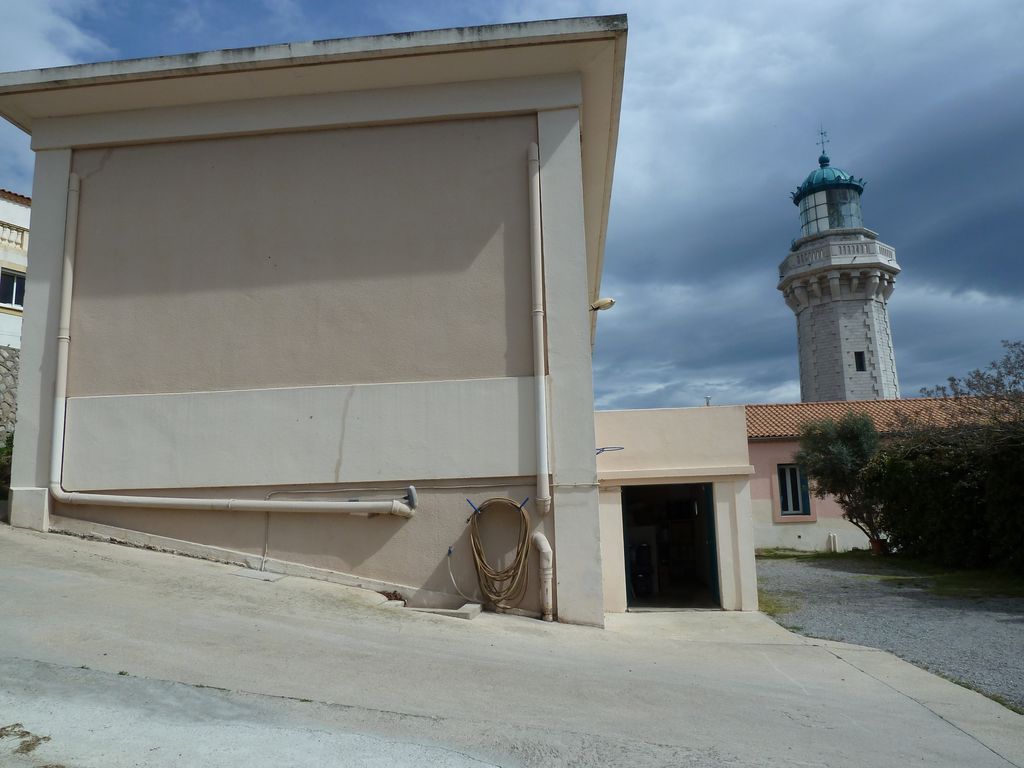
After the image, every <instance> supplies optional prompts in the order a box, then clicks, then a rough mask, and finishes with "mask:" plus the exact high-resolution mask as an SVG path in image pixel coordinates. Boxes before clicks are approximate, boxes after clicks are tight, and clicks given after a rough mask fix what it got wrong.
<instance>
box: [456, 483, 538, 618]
mask: <svg viewBox="0 0 1024 768" xmlns="http://www.w3.org/2000/svg"><path fill="white" fill-rule="evenodd" d="M467 501H468V499H467ZM470 504H471V505H472V506H473V510H474V511H473V514H472V515H471V516H470V519H469V542H470V546H471V547H472V549H473V562H474V564H475V565H476V577H477V582H478V583H479V584H480V592H481V593H482V594H483V596H484V598H485V599H486V600H487V601H488V602H490V603H492V604H493V605H494V606H495V607H498V608H511V607H513V605H515V604H517V603H518V602H519V601H520V600H522V598H523V593H524V592H525V590H526V582H527V572H526V565H527V561H528V560H529V559H530V513H529V512H527V511H526V501H523V503H522V504H519V503H517V502H515V501H513V500H512V499H509V498H506V497H503V496H496V497H494V498H491V499H488V500H487V501H485V502H484V503H483V504H480V505H479V506H476V505H474V504H472V502H470ZM497 509H512V510H515V511H517V512H519V515H520V517H519V535H518V541H517V543H516V554H515V557H514V558H513V559H512V562H511V564H509V565H508V566H507V567H505V568H495V567H494V566H492V565H491V564H490V563H489V562H487V553H486V552H484V546H483V542H482V541H481V540H480V518H481V517H483V515H484V514H485V513H486V512H487V511H488V510H492V511H493V510H497ZM448 573H449V575H451V576H452V584H455V577H454V575H453V574H452V573H451V549H449V557H448ZM455 588H456V589H457V590H458V591H459V594H462V590H461V589H459V587H458V585H457V584H455ZM463 597H466V596H465V595H463ZM467 599H469V598H467Z"/></svg>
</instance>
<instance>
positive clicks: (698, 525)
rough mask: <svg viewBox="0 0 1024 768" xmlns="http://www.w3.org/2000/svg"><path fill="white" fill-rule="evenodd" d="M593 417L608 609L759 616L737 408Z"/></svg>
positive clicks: (741, 417) (741, 416)
mask: <svg viewBox="0 0 1024 768" xmlns="http://www.w3.org/2000/svg"><path fill="white" fill-rule="evenodd" d="M595 421H596V433H597V445H598V450H599V451H600V453H599V454H598V457H597V466H598V480H599V482H600V486H601V547H602V553H603V557H604V600H605V609H606V610H607V611H609V612H620V611H624V610H626V609H627V608H629V609H631V610H642V609H644V608H651V609H659V608H678V607H688V608H716V607H721V608H724V609H726V610H757V578H756V575H755V566H754V544H753V532H752V530H751V497H750V477H751V475H752V474H753V471H754V469H753V467H752V466H751V465H750V460H749V458H748V453H747V441H746V428H745V412H744V408H743V406H723V407H713V408H711V407H708V408H656V409H650V410H627V411H598V412H597V413H596V414H595Z"/></svg>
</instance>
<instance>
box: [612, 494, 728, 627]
mask: <svg viewBox="0 0 1024 768" xmlns="http://www.w3.org/2000/svg"><path fill="white" fill-rule="evenodd" d="M713 509H714V491H713V486H712V485H711V483H689V484H681V485H634V486H626V487H624V488H623V489H622V531H623V535H624V540H625V548H626V552H625V555H626V558H625V560H626V596H627V604H628V606H629V610H644V609H658V608H719V607H721V600H720V597H719V592H718V553H717V546H716V543H715V520H714V514H713Z"/></svg>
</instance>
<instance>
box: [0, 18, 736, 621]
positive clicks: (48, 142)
mask: <svg viewBox="0 0 1024 768" xmlns="http://www.w3.org/2000/svg"><path fill="white" fill-rule="evenodd" d="M625 43H626V23H625V18H624V17H601V18H586V19H573V20H564V21H545V22H533V23H529V24H514V25H502V26H493V27H479V28H472V29H458V30H441V31H434V32H422V33H413V34H409V35H396V36H382V37H372V38H357V39H351V40H335V41H327V42H319V43H309V44H297V45H287V46H272V47H268V48H257V49H245V50H239V51H221V52H214V53H205V54H196V55H189V56H172V57H165V58H158V59H143V60H136V61H127V62H114V63H107V64H93V65H85V66H76V67H68V68H60V69H55V70H42V71H31V72H20V73H11V74H7V75H2V76H0V113H2V114H3V115H4V116H5V117H6V118H7V119H8V120H10V121H12V122H14V123H15V124H17V125H19V126H21V127H22V128H23V129H24V130H26V131H27V132H29V133H31V135H32V147H33V149H34V150H35V152H36V173H35V185H34V189H33V198H34V209H35V210H34V227H33V236H32V246H31V249H32V250H31V258H32V262H31V263H32V268H31V269H30V271H29V275H28V293H27V301H26V307H27V313H26V316H25V324H24V339H25V343H24V359H23V370H24V374H23V380H22V402H21V404H20V410H19V430H18V434H17V438H16V444H15V460H14V477H13V483H12V493H11V522H12V524H14V525H18V526H24V527H29V528H35V529H38V530H62V531H71V532H76V533H90V534H98V535H105V536H110V537H113V538H119V539H127V540H129V541H134V542H137V543H141V544H148V545H153V546H158V547H165V548H168V549H172V550H178V551H185V552H189V553H192V554H197V555H201V556H206V557H217V558H220V559H224V560H228V561H232V562H241V563H245V564H248V565H251V566H253V567H259V568H264V569H267V570H273V571H278V572H285V573H301V574H305V575H312V576H317V577H319V578H326V579H331V580H335V581H341V582H345V583H352V584H360V585H364V586H369V587H372V588H377V589H381V590H388V591H391V590H396V591H399V592H401V593H402V595H403V596H404V597H405V598H406V599H407V600H408V601H409V602H410V603H411V604H413V605H421V606H442V607H451V606H454V605H457V604H460V603H461V598H460V597H459V596H458V592H459V590H462V591H470V590H472V591H473V592H475V589H476V585H475V580H476V578H475V573H476V572H475V568H474V563H473V559H472V556H471V551H470V546H469V531H468V528H467V516H468V515H469V514H470V511H471V510H470V507H469V505H468V504H467V500H468V501H469V502H470V503H472V504H479V503H480V502H482V501H483V500H486V499H489V498H491V497H495V496H503V497H510V498H512V499H514V500H516V501H517V502H518V501H520V500H522V499H525V498H529V502H528V503H527V505H526V508H527V510H528V511H529V513H530V515H531V523H530V525H531V529H530V531H529V533H530V534H531V536H530V541H531V542H532V546H531V547H530V555H529V561H528V564H527V573H528V584H527V589H526V592H525V597H524V598H523V600H522V602H521V603H520V608H521V609H522V610H524V611H525V612H527V613H531V614H540V613H542V612H546V610H547V609H548V608H549V607H550V608H551V609H552V610H553V612H554V613H556V614H557V617H558V618H559V619H560V620H562V621H568V622H576V623H583V624H591V625H597V626H600V625H602V624H603V621H604V615H605V612H606V611H621V610H625V609H626V607H627V605H628V604H630V602H631V600H630V595H631V594H632V592H633V591H635V590H634V581H636V579H634V578H633V575H632V572H633V571H634V570H635V568H634V567H633V566H634V565H635V563H632V562H631V561H630V558H631V557H634V555H632V554H630V552H629V551H628V550H627V549H626V547H627V546H628V545H629V544H630V543H631V542H632V543H633V544H636V546H637V547H638V548H639V549H638V551H642V552H648V553H649V549H648V550H644V549H643V546H642V545H644V544H645V540H643V539H644V537H645V536H648V537H649V536H651V535H652V530H653V529H651V527H650V526H649V525H648V526H647V527H646V528H645V526H644V525H641V524H639V523H638V522H637V519H638V518H637V516H638V515H642V514H643V513H642V510H641V507H643V505H644V504H647V505H648V506H650V505H651V504H654V505H655V506H657V505H661V507H664V508H665V509H666V510H667V509H668V508H671V509H672V510H675V511H673V512H658V513H656V515H661V517H659V518H658V520H659V521H660V523H658V525H662V528H663V529H664V530H665V531H668V529H669V528H670V527H671V528H672V531H673V532H674V533H671V532H670V533H671V535H669V533H665V536H668V539H666V541H669V540H670V543H671V544H673V545H676V544H679V542H678V541H676V540H675V539H674V538H673V536H675V535H676V534H677V533H679V532H680V531H682V530H683V528H685V529H686V530H685V531H684V533H685V535H686V536H687V537H688V539H687V540H688V542H689V544H688V546H689V547H690V549H687V550H686V551H685V552H684V551H683V549H681V548H680V547H678V546H676V548H675V549H673V550H672V551H671V553H670V552H669V549H668V548H666V549H663V550H661V552H660V554H659V555H658V558H659V560H660V561H661V560H666V558H669V559H671V560H673V562H674V565H673V563H668V564H667V565H665V568H663V570H662V572H661V573H660V574H659V572H658V570H657V568H653V569H650V570H651V574H650V575H651V576H652V578H655V579H657V578H658V577H659V576H660V578H661V581H660V582H658V587H659V590H660V592H659V593H658V594H660V595H661V597H662V598H663V600H662V602H664V601H665V600H668V602H669V603H671V604H673V605H681V604H699V605H704V604H707V605H708V606H710V607H713V606H721V607H724V608H727V609H753V608H756V587H755V584H754V573H753V547H752V541H751V535H750V494H749V488H748V476H749V473H750V466H749V460H748V457H747V450H746V441H745V433H744V429H743V410H742V408H731V409H730V408H707V409H682V410H678V411H650V412H648V411H634V412H619V413H599V414H597V416H596V421H597V425H596V435H595V414H594V410H593V386H592V371H591V350H592V343H593V338H594V327H595V322H596V317H597V314H598V313H596V312H593V311H591V304H592V303H593V302H594V301H595V300H597V299H598V297H599V287H600V277H601V268H602V260H603V254H604V242H605V231H606V226H607V218H608V209H609V203H610V190H611V181H612V171H613V167H614V160H615V149H616V140H617V128H618V118H619V103H620V96H621V89H622V76H623V62H624V56H625ZM608 445H619V446H628V450H624V451H621V452H605V453H603V454H602V455H601V456H600V458H599V459H596V458H595V446H608ZM409 486H413V487H414V489H415V490H414V491H413V490H409V489H408V487H409ZM644 494H647V496H645V495H644ZM680 510H681V511H680ZM680 515H683V516H689V518H688V519H690V522H689V523H687V524H686V525H682V524H681V523H680V519H681V518H680ZM669 517H672V519H673V521H674V522H672V523H671V525H670V524H669V522H668V518H669ZM677 518H679V519H677ZM518 521H519V516H518V513H515V514H511V515H506V516H505V517H504V518H502V517H501V516H500V515H490V516H489V517H488V518H486V520H485V522H486V524H484V525H482V528H483V534H482V535H483V537H484V539H485V543H486V544H487V549H488V553H489V555H490V556H492V557H493V559H494V560H495V561H498V562H501V563H507V562H508V561H509V560H510V559H511V556H512V553H513V551H514V549H515V544H516V530H517V526H518ZM694 521H699V524H698V522H694ZM656 527H657V525H656V526H655V528H656ZM638 528H644V530H637V529H638ZM659 530H660V529H659ZM653 535H654V536H655V539H652V540H651V542H650V543H651V545H654V546H656V545H657V535H658V533H657V531H655V533H654V534H653ZM679 535H683V534H681V533H679ZM698 539H699V542H698ZM698 545H699V546H698ZM670 554H671V557H669V555H670ZM552 555H553V567H554V580H553V583H550V582H549V581H548V579H549V578H550V574H551V567H550V566H551V559H552ZM641 557H647V555H641ZM686 558H689V560H686V563H683V560H684V559H686ZM690 560H692V563H691V562H690ZM673 567H674V568H675V569H676V571H679V570H680V568H682V569H683V570H685V571H686V574H687V577H688V578H689V577H693V578H692V579H690V581H689V582H688V583H689V584H690V587H693V590H691V592H688V593H686V594H682V593H679V592H678V590H677V591H675V592H673V591H672V590H670V589H669V586H670V581H671V580H672V577H673V573H674V571H673V570H672V569H673ZM449 568H450V569H451V573H449ZM627 574H629V575H628V576H627ZM677 575H678V574H677ZM642 582H643V578H642V577H641V578H640V580H639V581H638V582H637V583H638V584H640V587H641V590H642V589H643V588H644V586H645V585H644V584H643V583H642ZM691 582H692V583H691ZM694 590H696V591H694ZM697 592H699V593H700V594H699V596H698V597H699V599H698V600H697V601H696V602H694V599H696V598H695V596H697ZM680 596H681V597H682V598H683V599H679V598H680ZM634 597H635V595H634ZM641 597H642V596H641ZM640 602H643V601H642V600H641V601H640ZM635 605H636V606H638V607H639V603H635Z"/></svg>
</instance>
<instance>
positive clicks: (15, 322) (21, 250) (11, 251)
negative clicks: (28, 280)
mask: <svg viewBox="0 0 1024 768" xmlns="http://www.w3.org/2000/svg"><path fill="white" fill-rule="evenodd" d="M31 206H32V200H31V199H30V198H28V197H25V196H24V195H19V194H17V193H16V192H9V191H8V190H6V189H0V347H9V348H11V349H21V313H22V310H23V309H24V307H25V272H26V270H27V268H28V229H29V217H30V215H31V212H32V208H31Z"/></svg>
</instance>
